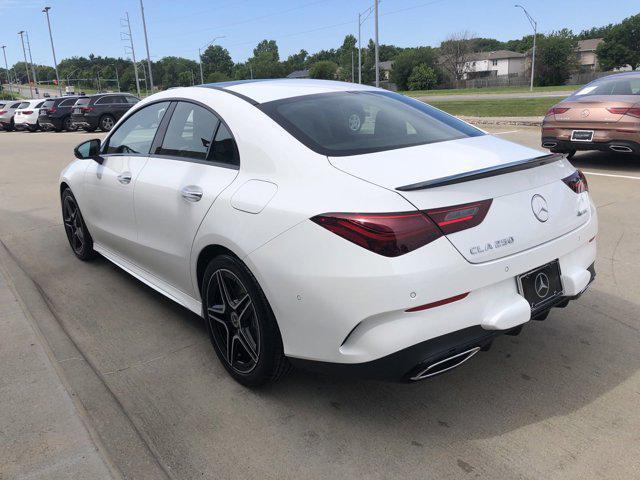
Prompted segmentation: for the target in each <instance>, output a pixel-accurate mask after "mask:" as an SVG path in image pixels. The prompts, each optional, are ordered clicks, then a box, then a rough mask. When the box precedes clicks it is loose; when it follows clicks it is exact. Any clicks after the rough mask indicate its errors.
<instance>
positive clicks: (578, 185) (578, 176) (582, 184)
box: [562, 170, 589, 193]
mask: <svg viewBox="0 0 640 480" xmlns="http://www.w3.org/2000/svg"><path fill="white" fill-rule="evenodd" d="M562 181H563V182H564V183H566V184H567V187H569V188H570V189H571V190H573V191H574V192H576V193H582V192H588V191H589V184H588V183H587V177H585V176H584V173H582V172H581V171H580V170H576V171H575V172H573V173H572V174H571V175H569V176H568V177H567V178H563V179H562Z"/></svg>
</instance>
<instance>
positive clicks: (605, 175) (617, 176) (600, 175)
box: [583, 170, 640, 180]
mask: <svg viewBox="0 0 640 480" xmlns="http://www.w3.org/2000/svg"><path fill="white" fill-rule="evenodd" d="M583 173H586V174H587V175H597V176H599V177H613V178H628V179H629V180H640V177H633V176H631V175H613V174H611V173H596V172H588V171H586V170H583Z"/></svg>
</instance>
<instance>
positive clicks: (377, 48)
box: [373, 0, 380, 87]
mask: <svg viewBox="0 0 640 480" xmlns="http://www.w3.org/2000/svg"><path fill="white" fill-rule="evenodd" d="M373 5H374V9H375V25H376V27H375V29H376V87H380V42H379V38H378V0H374V3H373Z"/></svg>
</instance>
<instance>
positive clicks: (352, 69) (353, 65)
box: [351, 50, 356, 83]
mask: <svg viewBox="0 0 640 480" xmlns="http://www.w3.org/2000/svg"><path fill="white" fill-rule="evenodd" d="M355 81H356V74H355V64H354V62H353V50H351V83H355Z"/></svg>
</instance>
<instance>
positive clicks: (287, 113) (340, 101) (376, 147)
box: [260, 91, 484, 156]
mask: <svg viewBox="0 0 640 480" xmlns="http://www.w3.org/2000/svg"><path fill="white" fill-rule="evenodd" d="M260 108H261V109H262V110H263V111H264V112H265V113H266V114H267V115H269V116H270V117H271V118H273V119H274V120H275V121H276V122H278V123H279V124H280V125H281V126H282V127H283V128H285V129H286V130H287V131H288V132H289V133H291V134H292V135H293V136H294V137H296V138H297V139H298V140H299V141H300V142H302V143H303V144H305V145H306V146H307V147H309V148H311V149H312V150H314V151H316V152H318V153H321V154H323V155H329V156H345V155H359V154H364V153H371V152H379V151H383V150H392V149H396V148H404V147H410V146H415V145H424V144H427V143H436V142H444V141H447V140H455V139H459V138H466V137H475V136H480V135H484V133H483V132H482V131H481V130H478V129H477V128H474V127H472V126H470V125H468V124H466V123H464V122H462V121H461V120H458V119H457V118H455V117H452V116H451V115H448V114H446V113H444V112H442V111H440V110H438V109H436V108H433V107H430V106H429V105H427V104H425V103H423V102H420V101H418V100H414V99H412V98H409V97H405V96H404V95H399V94H397V93H392V92H377V91H367V92H362V91H359V92H336V93H321V94H315V95H305V96H301V97H293V98H287V99H283V100H276V101H273V102H267V103H264V104H262V105H260Z"/></svg>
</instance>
